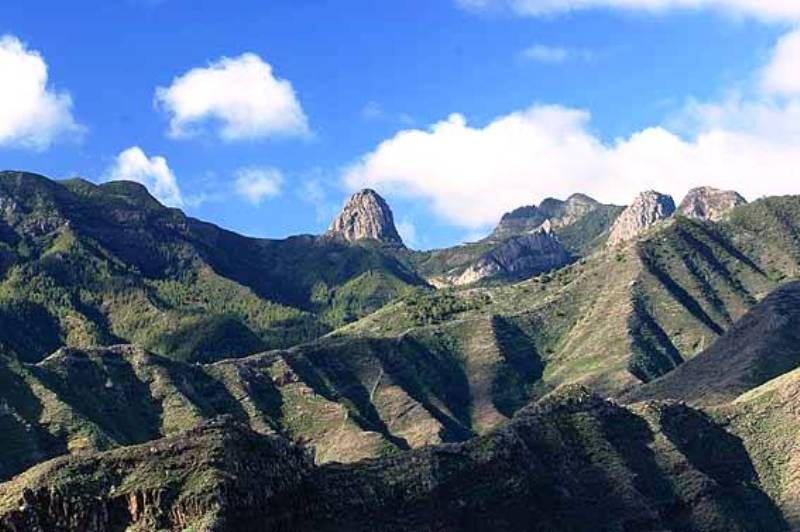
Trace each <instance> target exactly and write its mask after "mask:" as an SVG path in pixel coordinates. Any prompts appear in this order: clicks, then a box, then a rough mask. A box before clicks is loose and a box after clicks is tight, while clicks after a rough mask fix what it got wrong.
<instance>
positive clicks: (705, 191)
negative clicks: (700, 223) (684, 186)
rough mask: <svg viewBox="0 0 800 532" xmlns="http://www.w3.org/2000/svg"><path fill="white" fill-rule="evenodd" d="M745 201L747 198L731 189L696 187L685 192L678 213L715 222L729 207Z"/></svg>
mask: <svg viewBox="0 0 800 532" xmlns="http://www.w3.org/2000/svg"><path fill="white" fill-rule="evenodd" d="M745 203H747V200H746V199H744V198H743V197H742V196H741V194H739V193H738V192H735V191H733V190H719V189H716V188H712V187H698V188H693V189H692V190H690V191H689V193H688V194H686V197H685V198H684V199H683V201H682V202H681V204H680V206H679V207H678V213H679V214H682V215H684V216H688V217H689V218H696V219H698V220H710V221H712V222H717V221H719V220H721V219H722V217H723V216H725V214H727V213H728V212H729V211H730V210H731V209H733V208H734V207H738V206H739V205H744V204H745Z"/></svg>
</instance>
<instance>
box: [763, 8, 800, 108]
mask: <svg viewBox="0 0 800 532" xmlns="http://www.w3.org/2000/svg"><path fill="white" fill-rule="evenodd" d="M798 4H800V2H798ZM761 82H762V87H763V88H764V90H766V91H768V92H771V93H774V94H783V95H800V30H795V31H793V32H791V33H789V34H787V35H784V36H783V37H782V38H781V40H780V41H778V45H777V46H776V47H775V51H774V53H773V55H772V60H771V61H770V62H769V64H768V65H767V67H766V68H765V69H764V71H763V72H762V80H761Z"/></svg>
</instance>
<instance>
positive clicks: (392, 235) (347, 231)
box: [324, 189, 403, 245]
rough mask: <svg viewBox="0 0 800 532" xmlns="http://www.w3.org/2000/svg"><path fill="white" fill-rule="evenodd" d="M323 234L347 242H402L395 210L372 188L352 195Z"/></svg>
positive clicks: (400, 243)
mask: <svg viewBox="0 0 800 532" xmlns="http://www.w3.org/2000/svg"><path fill="white" fill-rule="evenodd" d="M324 236H325V237H327V238H334V239H341V240H345V241H347V242H358V241H361V240H377V241H379V242H383V243H390V244H399V245H403V240H402V238H400V235H399V233H398V232H397V228H396V227H395V225H394V217H393V216H392V210H391V209H390V208H389V205H388V204H387V203H386V201H385V200H384V199H383V198H382V197H380V195H378V193H377V192H375V191H374V190H370V189H364V190H360V191H358V192H356V193H355V194H353V195H352V196H350V199H349V200H347V204H345V206H344V209H342V212H341V213H339V216H337V217H336V218H335V219H334V220H333V223H331V226H330V229H328V232H327V233H325V235H324Z"/></svg>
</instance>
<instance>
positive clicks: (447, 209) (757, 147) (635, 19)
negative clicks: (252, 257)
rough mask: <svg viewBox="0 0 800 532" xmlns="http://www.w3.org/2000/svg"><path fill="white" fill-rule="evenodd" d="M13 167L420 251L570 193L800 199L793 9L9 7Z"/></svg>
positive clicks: (787, 3) (180, 1) (607, 198)
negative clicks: (350, 210)
mask: <svg viewBox="0 0 800 532" xmlns="http://www.w3.org/2000/svg"><path fill="white" fill-rule="evenodd" d="M0 168H5V169H14V170H26V171H32V172H36V173H40V174H43V175H46V176H48V177H52V178H55V179H61V178H68V177H74V176H81V177H84V178H86V179H89V180H91V181H94V182H97V183H101V182H104V181H108V180H113V179H130V180H135V181H139V182H141V183H143V184H145V185H146V186H147V187H148V188H149V190H150V191H151V193H153V194H154V195H155V196H156V197H157V198H159V199H160V200H161V201H162V202H164V203H165V204H167V205H170V206H174V207H178V208H181V209H182V210H184V211H185V212H186V213H187V214H189V215H191V216H195V217H198V218H201V219H205V220H208V221H211V222H213V223H216V224H218V225H220V226H222V227H225V228H228V229H231V230H234V231H237V232H241V233H244V234H248V235H252V236H259V237H268V238H283V237H286V236H289V235H292V234H300V233H320V232H322V231H324V230H325V229H326V228H327V226H328V224H329V223H330V220H331V218H332V217H333V216H335V214H336V212H337V211H338V210H339V209H340V208H341V206H342V205H343V203H344V201H345V200H346V198H347V196H348V195H349V194H350V193H351V192H352V191H354V190H356V189H358V188H362V187H370V188H374V189H375V190H377V191H378V192H379V193H381V194H382V195H384V196H385V197H386V198H387V200H388V201H389V203H390V205H391V206H392V208H393V211H394V214H395V220H396V222H397V224H398V227H399V230H400V232H401V235H402V236H403V237H404V239H405V240H406V243H407V244H408V245H409V246H410V247H414V248H419V249H427V248H435V247H444V246H450V245H453V244H455V243H458V242H461V241H464V240H474V239H477V238H480V237H481V236H483V235H485V234H486V233H487V232H488V231H489V230H490V229H491V227H492V226H493V225H494V224H495V223H496V222H497V220H498V219H499V218H500V216H501V215H502V214H503V213H504V212H507V211H509V210H512V209H513V208H515V207H518V206H521V205H529V204H536V203H539V202H541V201H542V200H543V199H544V198H546V197H548V196H552V197H558V198H565V197H567V196H569V195H570V194H572V193H574V192H583V193H588V194H590V195H592V196H593V197H595V198H596V199H598V200H601V201H604V202H609V203H616V204H621V205H624V204H626V203H629V202H630V201H631V200H632V199H633V197H634V196H635V195H636V194H637V193H638V192H640V191H643V190H648V189H655V190H658V191H660V192H664V193H669V194H672V195H673V196H674V197H675V199H676V201H680V199H681V198H682V196H683V195H684V194H685V193H686V192H687V191H688V190H689V189H690V188H691V187H694V186H700V185H710V186H716V187H719V188H728V189H735V190H738V191H739V192H741V193H742V194H744V195H745V196H746V197H747V198H748V199H756V198H758V197H761V196H764V195H775V194H798V193H800V2H798V1H797V0H402V1H396V0H383V1H380V2H376V1H375V0H271V1H269V2H265V1H263V0H227V1H225V2H220V1H218V0H92V1H90V0H71V1H70V2H63V1H61V0H3V2H1V3H0Z"/></svg>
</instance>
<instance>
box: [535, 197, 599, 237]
mask: <svg viewBox="0 0 800 532" xmlns="http://www.w3.org/2000/svg"><path fill="white" fill-rule="evenodd" d="M600 206H601V204H600V203H599V202H598V201H597V200H595V199H593V198H590V197H589V196H587V195H586V194H573V195H571V196H570V197H568V198H567V199H566V200H564V201H562V200H558V199H555V198H547V199H545V200H544V201H542V203H541V205H539V210H540V211H541V212H543V213H544V214H545V216H547V218H548V219H549V220H550V223H551V224H552V225H553V229H556V230H558V229H560V228H561V227H566V226H568V225H572V224H574V223H575V222H577V221H578V220H579V219H581V218H582V217H584V216H586V215H587V214H589V213H590V212H592V211H594V210H595V209H597V208H598V207H600Z"/></svg>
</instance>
